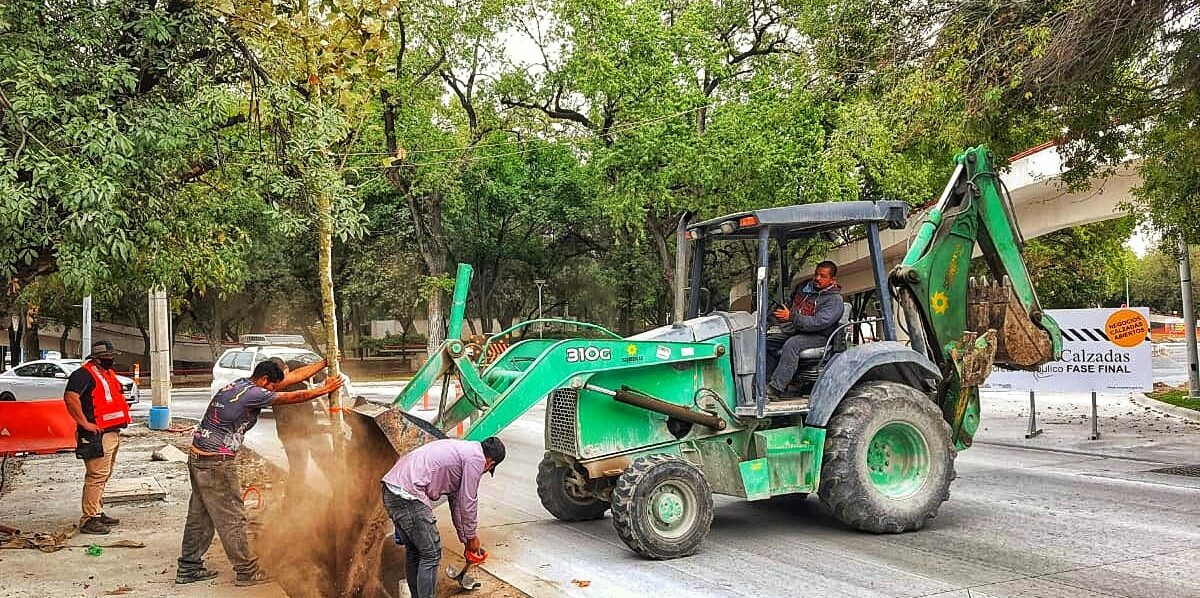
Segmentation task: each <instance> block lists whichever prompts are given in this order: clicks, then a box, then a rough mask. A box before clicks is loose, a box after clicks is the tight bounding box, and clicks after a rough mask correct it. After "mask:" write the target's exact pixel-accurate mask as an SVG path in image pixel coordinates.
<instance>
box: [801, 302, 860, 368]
mask: <svg viewBox="0 0 1200 598" xmlns="http://www.w3.org/2000/svg"><path fill="white" fill-rule="evenodd" d="M850 311H851V306H850V304H849V303H846V302H843V303H842V317H841V319H839V320H838V327H837V328H835V329H834V331H833V334H832V335H831V336H830V339H829V342H827V343H825V346H824V347H813V348H811V349H805V350H803V351H801V352H800V361H801V362H805V361H816V360H820V359H823V358H824V357H825V349H826V348H828V349H829V356H830V357H832V356H833V355H834V354H836V353H841V352H842V351H845V350H846V325H847V324H849V323H850ZM800 369H802V368H797V370H796V371H797V373H799V371H800Z"/></svg>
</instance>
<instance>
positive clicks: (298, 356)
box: [271, 351, 321, 365]
mask: <svg viewBox="0 0 1200 598" xmlns="http://www.w3.org/2000/svg"><path fill="white" fill-rule="evenodd" d="M271 357H278V358H280V359H282V360H283V361H284V363H287V362H289V361H299V362H300V363H303V364H304V365H308V364H310V363H316V362H317V361H320V359H321V357H320V356H318V355H317V354H316V353H313V352H312V351H297V352H295V353H274V354H273V355H271Z"/></svg>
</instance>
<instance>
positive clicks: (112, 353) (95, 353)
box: [87, 341, 117, 359]
mask: <svg viewBox="0 0 1200 598" xmlns="http://www.w3.org/2000/svg"><path fill="white" fill-rule="evenodd" d="M116 356H117V350H116V349H114V348H113V344H112V341H96V342H94V343H92V354H91V355H88V356H87V358H88V359H95V358H99V357H116Z"/></svg>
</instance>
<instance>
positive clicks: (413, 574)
mask: <svg viewBox="0 0 1200 598" xmlns="http://www.w3.org/2000/svg"><path fill="white" fill-rule="evenodd" d="M382 488H383V506H384V507H385V508H387V512H388V516H389V517H391V518H392V523H394V524H395V525H396V529H398V530H400V533H402V534H404V554H405V563H404V565H405V566H404V578H405V579H406V580H407V581H408V593H409V595H410V596H412V598H433V596H434V594H435V593H436V592H437V571H438V564H439V563H441V561H442V536H441V534H439V533H438V529H437V519H434V517H433V510H432V509H430V508H429V507H428V506H426V505H425V503H423V502H421V501H419V500H405V499H403V498H400V497H399V496H396V495H395V494H393V493H392V491H391V490H388V487H387V486H382Z"/></svg>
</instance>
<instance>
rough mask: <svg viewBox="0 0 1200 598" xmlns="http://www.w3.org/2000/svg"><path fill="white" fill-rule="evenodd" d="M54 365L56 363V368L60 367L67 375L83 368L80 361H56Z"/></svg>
mask: <svg viewBox="0 0 1200 598" xmlns="http://www.w3.org/2000/svg"><path fill="white" fill-rule="evenodd" d="M54 363H57V364H58V367H61V368H62V369H63V371H64V372H66V373H68V374H70V373H71V372H74V371H75V370H77V369H79V368H81V367H83V360H82V359H64V360H62V361H56V362H54Z"/></svg>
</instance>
